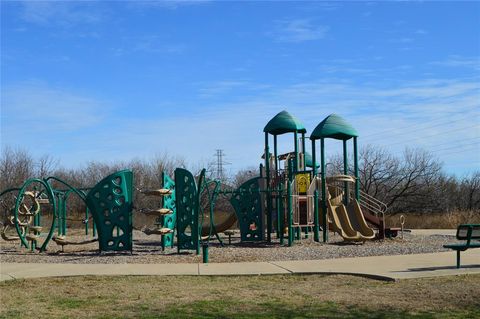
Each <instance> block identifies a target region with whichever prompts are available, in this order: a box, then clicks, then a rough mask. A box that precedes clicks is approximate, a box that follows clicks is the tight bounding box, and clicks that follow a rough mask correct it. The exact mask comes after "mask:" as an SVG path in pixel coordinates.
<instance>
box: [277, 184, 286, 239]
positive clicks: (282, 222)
mask: <svg viewBox="0 0 480 319" xmlns="http://www.w3.org/2000/svg"><path fill="white" fill-rule="evenodd" d="M278 186H279V192H278V197H279V198H280V204H279V205H278V208H279V212H280V214H279V219H280V220H279V224H280V226H279V227H280V245H283V239H284V236H283V234H284V231H285V214H284V207H283V183H280V184H279V185H278Z"/></svg>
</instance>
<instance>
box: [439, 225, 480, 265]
mask: <svg viewBox="0 0 480 319" xmlns="http://www.w3.org/2000/svg"><path fill="white" fill-rule="evenodd" d="M457 239H458V240H464V241H465V242H462V243H456V244H448V245H443V247H444V248H449V249H453V250H455V251H456V252H457V268H460V252H461V251H465V250H467V249H469V248H480V224H463V225H459V226H458V228H457Z"/></svg>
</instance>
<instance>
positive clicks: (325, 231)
mask: <svg viewBox="0 0 480 319" xmlns="http://www.w3.org/2000/svg"><path fill="white" fill-rule="evenodd" d="M320 153H321V156H320V162H321V163H320V165H321V166H322V217H323V220H322V229H323V242H324V243H326V242H328V223H327V192H326V188H327V181H326V176H327V174H326V168H325V139H324V138H321V139H320Z"/></svg>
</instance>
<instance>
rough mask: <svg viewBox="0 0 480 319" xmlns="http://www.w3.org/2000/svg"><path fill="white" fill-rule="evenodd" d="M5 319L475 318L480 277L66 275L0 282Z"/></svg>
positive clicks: (477, 314) (1, 313)
mask: <svg viewBox="0 0 480 319" xmlns="http://www.w3.org/2000/svg"><path fill="white" fill-rule="evenodd" d="M0 291H1V302H2V308H1V310H0V317H2V318H24V317H27V316H29V317H30V316H35V317H36V318H62V317H64V318H92V317H101V318H156V317H162V318H185V317H186V318H234V317H236V318H250V317H257V318H272V317H273V318H294V317H297V318H298V317H305V318H362V317H363V318H384V317H389V318H405V317H411V318H455V317H457V318H478V316H480V310H479V309H480V300H479V299H478V292H479V291H480V276H478V275H470V276H458V277H442V278H435V279H415V280H404V281H400V282H396V283H387V282H380V281H374V280H369V279H365V278H359V277H349V276H320V275H312V276H292V275H289V276H251V277H241V276H236V277H188V276H180V277H128V276H126V277H71V278H49V279H32V280H18V281H11V282H4V283H0Z"/></svg>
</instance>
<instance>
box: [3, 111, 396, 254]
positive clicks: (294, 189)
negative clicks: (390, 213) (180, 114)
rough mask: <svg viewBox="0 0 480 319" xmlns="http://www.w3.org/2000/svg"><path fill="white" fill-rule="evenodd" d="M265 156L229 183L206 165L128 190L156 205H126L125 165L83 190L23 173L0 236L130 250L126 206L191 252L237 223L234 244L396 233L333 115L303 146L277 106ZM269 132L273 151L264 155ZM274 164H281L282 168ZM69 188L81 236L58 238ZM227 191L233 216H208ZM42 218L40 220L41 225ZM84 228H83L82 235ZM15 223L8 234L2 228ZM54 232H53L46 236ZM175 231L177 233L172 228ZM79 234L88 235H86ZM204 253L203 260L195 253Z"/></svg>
mask: <svg viewBox="0 0 480 319" xmlns="http://www.w3.org/2000/svg"><path fill="white" fill-rule="evenodd" d="M264 133H265V149H264V155H263V158H264V163H263V164H260V168H259V175H258V176H257V177H254V178H252V179H250V180H248V181H246V182H244V183H243V184H242V185H240V186H239V187H238V188H237V189H232V188H231V187H227V186H225V185H222V184H221V183H220V181H218V180H209V179H207V178H206V177H205V170H202V171H201V173H200V174H199V176H197V177H195V176H194V175H193V174H192V173H191V172H189V171H188V170H186V169H183V168H177V169H176V170H175V172H174V176H173V178H172V177H170V176H168V174H166V173H165V172H164V173H163V176H162V181H163V183H162V184H161V185H159V188H158V189H137V191H139V192H140V193H142V194H143V195H144V196H152V197H154V198H159V202H160V203H159V205H158V207H156V208H139V209H134V205H133V193H134V189H133V178H134V176H133V172H132V171H130V170H123V171H119V172H115V173H113V174H111V175H109V176H107V177H105V178H104V179H103V180H101V181H100V182H99V183H97V184H96V185H95V186H93V187H91V188H83V189H77V188H75V187H72V186H71V185H69V184H68V183H66V182H65V181H63V180H61V179H59V178H56V177H48V178H45V179H29V180H27V181H26V182H25V183H24V184H23V185H22V186H21V187H20V188H12V189H8V190H5V191H3V192H2V193H0V200H2V202H3V203H4V204H5V203H7V202H8V201H7V200H5V197H7V196H10V197H12V198H13V203H10V205H4V209H5V210H6V211H7V214H6V218H5V220H4V222H3V225H4V226H3V229H2V232H1V235H2V238H3V239H4V240H9V241H15V240H17V241H20V242H21V245H22V246H24V247H26V248H30V249H31V250H34V249H38V250H40V251H45V250H46V249H47V246H48V244H49V242H50V241H51V240H52V241H54V242H55V243H57V244H58V245H61V246H62V250H63V247H64V246H66V245H82V244H86V243H91V242H94V241H98V243H99V250H100V251H131V250H132V249H133V243H132V233H133V222H132V220H133V217H134V210H135V214H145V215H149V216H155V218H156V220H155V223H154V227H147V226H146V225H145V226H144V227H143V228H142V229H141V230H142V231H143V232H144V233H145V234H147V235H159V236H160V237H161V247H162V249H163V250H164V249H165V248H166V247H172V248H173V247H174V244H175V238H176V246H177V250H178V252H180V251H182V250H194V251H195V252H196V253H197V254H199V253H200V247H204V255H205V254H207V260H208V245H209V241H210V240H211V239H212V238H216V239H217V240H218V241H219V242H220V244H221V245H223V242H222V240H221V238H220V236H219V233H221V232H223V231H226V230H227V229H229V228H231V227H232V226H233V225H235V223H238V228H239V230H240V238H241V241H242V242H264V241H267V242H271V241H272V234H276V237H277V238H278V239H279V242H280V244H284V242H285V240H287V243H288V245H289V246H291V245H293V243H294V241H295V240H300V239H301V237H302V232H303V233H304V237H308V236H310V235H311V234H312V233H313V238H314V241H317V242H320V231H321V230H322V232H321V233H322V241H323V242H328V240H329V239H328V233H329V231H333V232H335V233H338V234H339V235H340V236H341V237H342V238H343V239H344V240H345V241H349V242H365V241H366V240H371V239H374V238H384V237H385V236H396V231H397V230H396V229H392V228H385V225H384V214H385V212H386V210H387V207H386V205H385V204H383V203H382V202H381V201H379V200H377V199H375V198H372V197H370V196H368V195H367V194H364V193H362V192H361V191H360V184H359V178H358V151H357V138H358V133H357V132H356V130H355V129H354V128H353V127H351V126H350V125H349V124H348V123H347V122H345V121H344V120H343V119H342V118H341V117H339V116H338V115H335V114H332V115H329V116H328V117H327V118H325V119H324V120H323V121H322V122H320V123H319V124H318V125H317V127H316V128H315V129H314V130H313V132H312V133H311V135H310V137H309V139H310V140H311V153H308V152H307V150H306V138H307V137H306V133H307V130H306V129H305V127H304V126H303V125H302V124H301V123H300V122H299V121H298V120H297V119H296V118H295V117H293V116H292V115H290V114H289V113H288V112H286V111H282V112H280V113H278V114H277V115H276V116H275V117H273V118H272V119H271V120H270V121H269V122H268V123H267V125H266V126H265V128H264ZM288 133H290V134H293V142H294V143H293V151H291V152H289V153H286V154H280V155H279V154H278V136H280V135H283V134H288ZM270 135H272V136H273V154H272V153H270V140H271V139H270ZM327 138H332V139H336V140H341V141H342V143H343V172H342V173H343V174H341V175H338V174H337V175H331V176H329V175H327V170H326V162H325V139H327ZM349 140H352V141H353V157H354V158H353V174H352V175H350V174H349V173H350V172H349V170H348V168H349V165H348V156H347V155H348V148H347V146H348V143H347V142H348V141H349ZM317 141H319V142H320V164H317V161H316V154H317V153H316V144H317ZM281 166H283V167H282V168H281ZM72 194H74V195H76V196H78V198H79V199H80V200H81V201H82V202H83V203H84V204H85V207H86V211H85V219H84V220H83V223H84V224H85V235H86V238H85V240H84V241H71V240H69V238H68V237H67V220H68V219H69V218H68V216H67V201H68V199H69V196H70V195H72ZM220 195H221V196H226V197H227V198H228V199H229V202H230V203H231V205H232V207H233V209H234V211H235V215H233V214H226V216H223V217H222V218H221V220H218V219H217V218H216V214H215V204H216V201H217V198H218V196H220ZM42 215H47V216H49V218H51V221H50V224H49V229H48V232H42V231H43V230H44V228H45V227H42V226H41V219H42V218H43V217H42ZM44 224H45V223H44ZM89 226H91V228H92V233H91V235H92V236H89V228H90V227H89ZM9 228H14V229H15V232H16V235H15V236H11V235H9V234H8V229H9ZM55 230H57V234H55V235H54V232H55ZM175 235H176V236H175ZM87 237H88V238H87ZM204 260H205V259H204Z"/></svg>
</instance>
